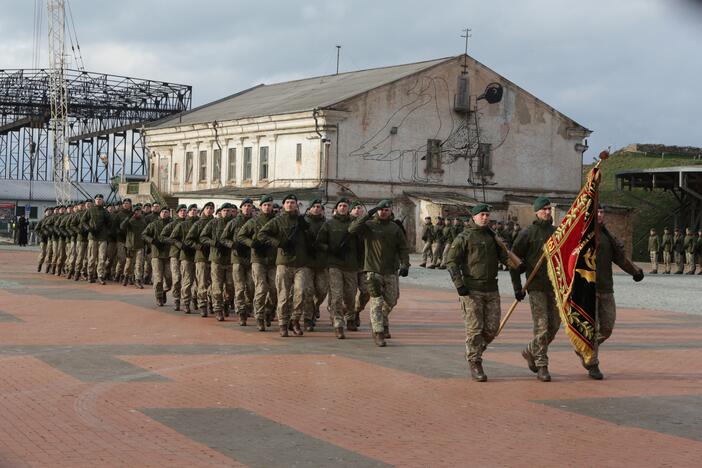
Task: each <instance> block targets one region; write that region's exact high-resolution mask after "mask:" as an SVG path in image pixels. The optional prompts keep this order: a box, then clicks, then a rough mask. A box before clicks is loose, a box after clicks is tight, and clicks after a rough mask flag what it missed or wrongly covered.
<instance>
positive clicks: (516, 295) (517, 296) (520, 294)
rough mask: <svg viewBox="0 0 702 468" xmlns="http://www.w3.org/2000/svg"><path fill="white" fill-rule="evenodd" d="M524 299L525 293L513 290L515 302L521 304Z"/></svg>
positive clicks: (521, 290) (520, 290)
mask: <svg viewBox="0 0 702 468" xmlns="http://www.w3.org/2000/svg"><path fill="white" fill-rule="evenodd" d="M525 297H526V293H525V292H524V290H523V289H515V290H514V298H515V299H516V300H518V301H519V302H522V301H523V300H524V298H525Z"/></svg>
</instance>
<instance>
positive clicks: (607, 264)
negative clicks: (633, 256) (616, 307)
mask: <svg viewBox="0 0 702 468" xmlns="http://www.w3.org/2000/svg"><path fill="white" fill-rule="evenodd" d="M612 263H616V264H617V265H619V267H620V268H621V269H622V270H624V271H626V272H627V273H629V274H630V275H635V274H636V273H638V270H637V269H636V267H635V266H634V265H633V264H632V263H631V262H628V261H627V259H626V256H625V254H624V246H623V245H622V243H621V242H620V241H619V240H618V239H617V238H616V237H614V236H613V235H612V234H610V233H609V231H608V230H607V228H605V227H604V226H602V228H601V229H600V237H599V246H598V249H597V266H596V276H597V279H596V285H597V292H602V293H613V292H614V281H613V280H612Z"/></svg>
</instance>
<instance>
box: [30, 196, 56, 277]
mask: <svg viewBox="0 0 702 468" xmlns="http://www.w3.org/2000/svg"><path fill="white" fill-rule="evenodd" d="M53 213H54V209H53V208H46V209H45V210H44V218H43V219H42V220H41V221H39V222H38V223H37V226H36V227H35V228H34V231H35V232H36V233H37V235H38V236H39V245H40V251H39V257H38V258H37V271H38V272H40V271H41V267H42V266H43V265H44V262H46V264H47V270H48V265H51V257H52V256H53V250H52V247H51V242H50V235H49V230H48V228H47V227H46V226H47V223H48V222H49V219H50V218H51V216H52V215H53Z"/></svg>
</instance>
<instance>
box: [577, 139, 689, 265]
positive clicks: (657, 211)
mask: <svg viewBox="0 0 702 468" xmlns="http://www.w3.org/2000/svg"><path fill="white" fill-rule="evenodd" d="M691 165H702V161H700V160H695V159H692V158H690V157H684V156H667V155H666V156H665V157H664V158H662V157H661V156H659V155H648V154H644V153H629V152H621V151H620V152H616V153H613V154H612V155H611V156H610V158H609V159H607V160H606V161H603V162H602V164H601V168H602V184H601V185H600V200H601V202H602V203H603V204H613V205H622V206H630V207H632V208H634V239H633V241H634V259H635V260H640V261H646V260H648V253H647V252H646V250H647V247H648V231H649V229H650V228H651V227H655V228H656V231H657V232H658V233H662V232H663V228H664V227H666V226H668V227H670V228H673V227H674V212H673V210H674V209H675V208H677V206H678V202H677V200H676V199H675V197H674V196H673V194H672V193H669V192H663V191H653V192H649V191H645V190H642V189H634V190H632V191H629V190H628V189H625V190H624V191H621V192H620V191H617V190H616V182H615V180H614V175H615V174H616V173H617V172H620V171H625V170H627V169H649V168H654V167H670V166H691ZM591 168H592V165H589V166H586V167H584V168H583V170H584V173H587V172H588V171H589V170H590V169H591Z"/></svg>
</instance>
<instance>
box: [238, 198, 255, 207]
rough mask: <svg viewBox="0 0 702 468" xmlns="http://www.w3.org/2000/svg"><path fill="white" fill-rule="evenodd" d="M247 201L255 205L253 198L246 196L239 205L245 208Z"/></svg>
mask: <svg viewBox="0 0 702 468" xmlns="http://www.w3.org/2000/svg"><path fill="white" fill-rule="evenodd" d="M247 203H248V204H249V205H253V200H252V199H250V198H244V199H243V200H241V203H240V204H239V207H241V208H243V207H244V205H246V204H247Z"/></svg>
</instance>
